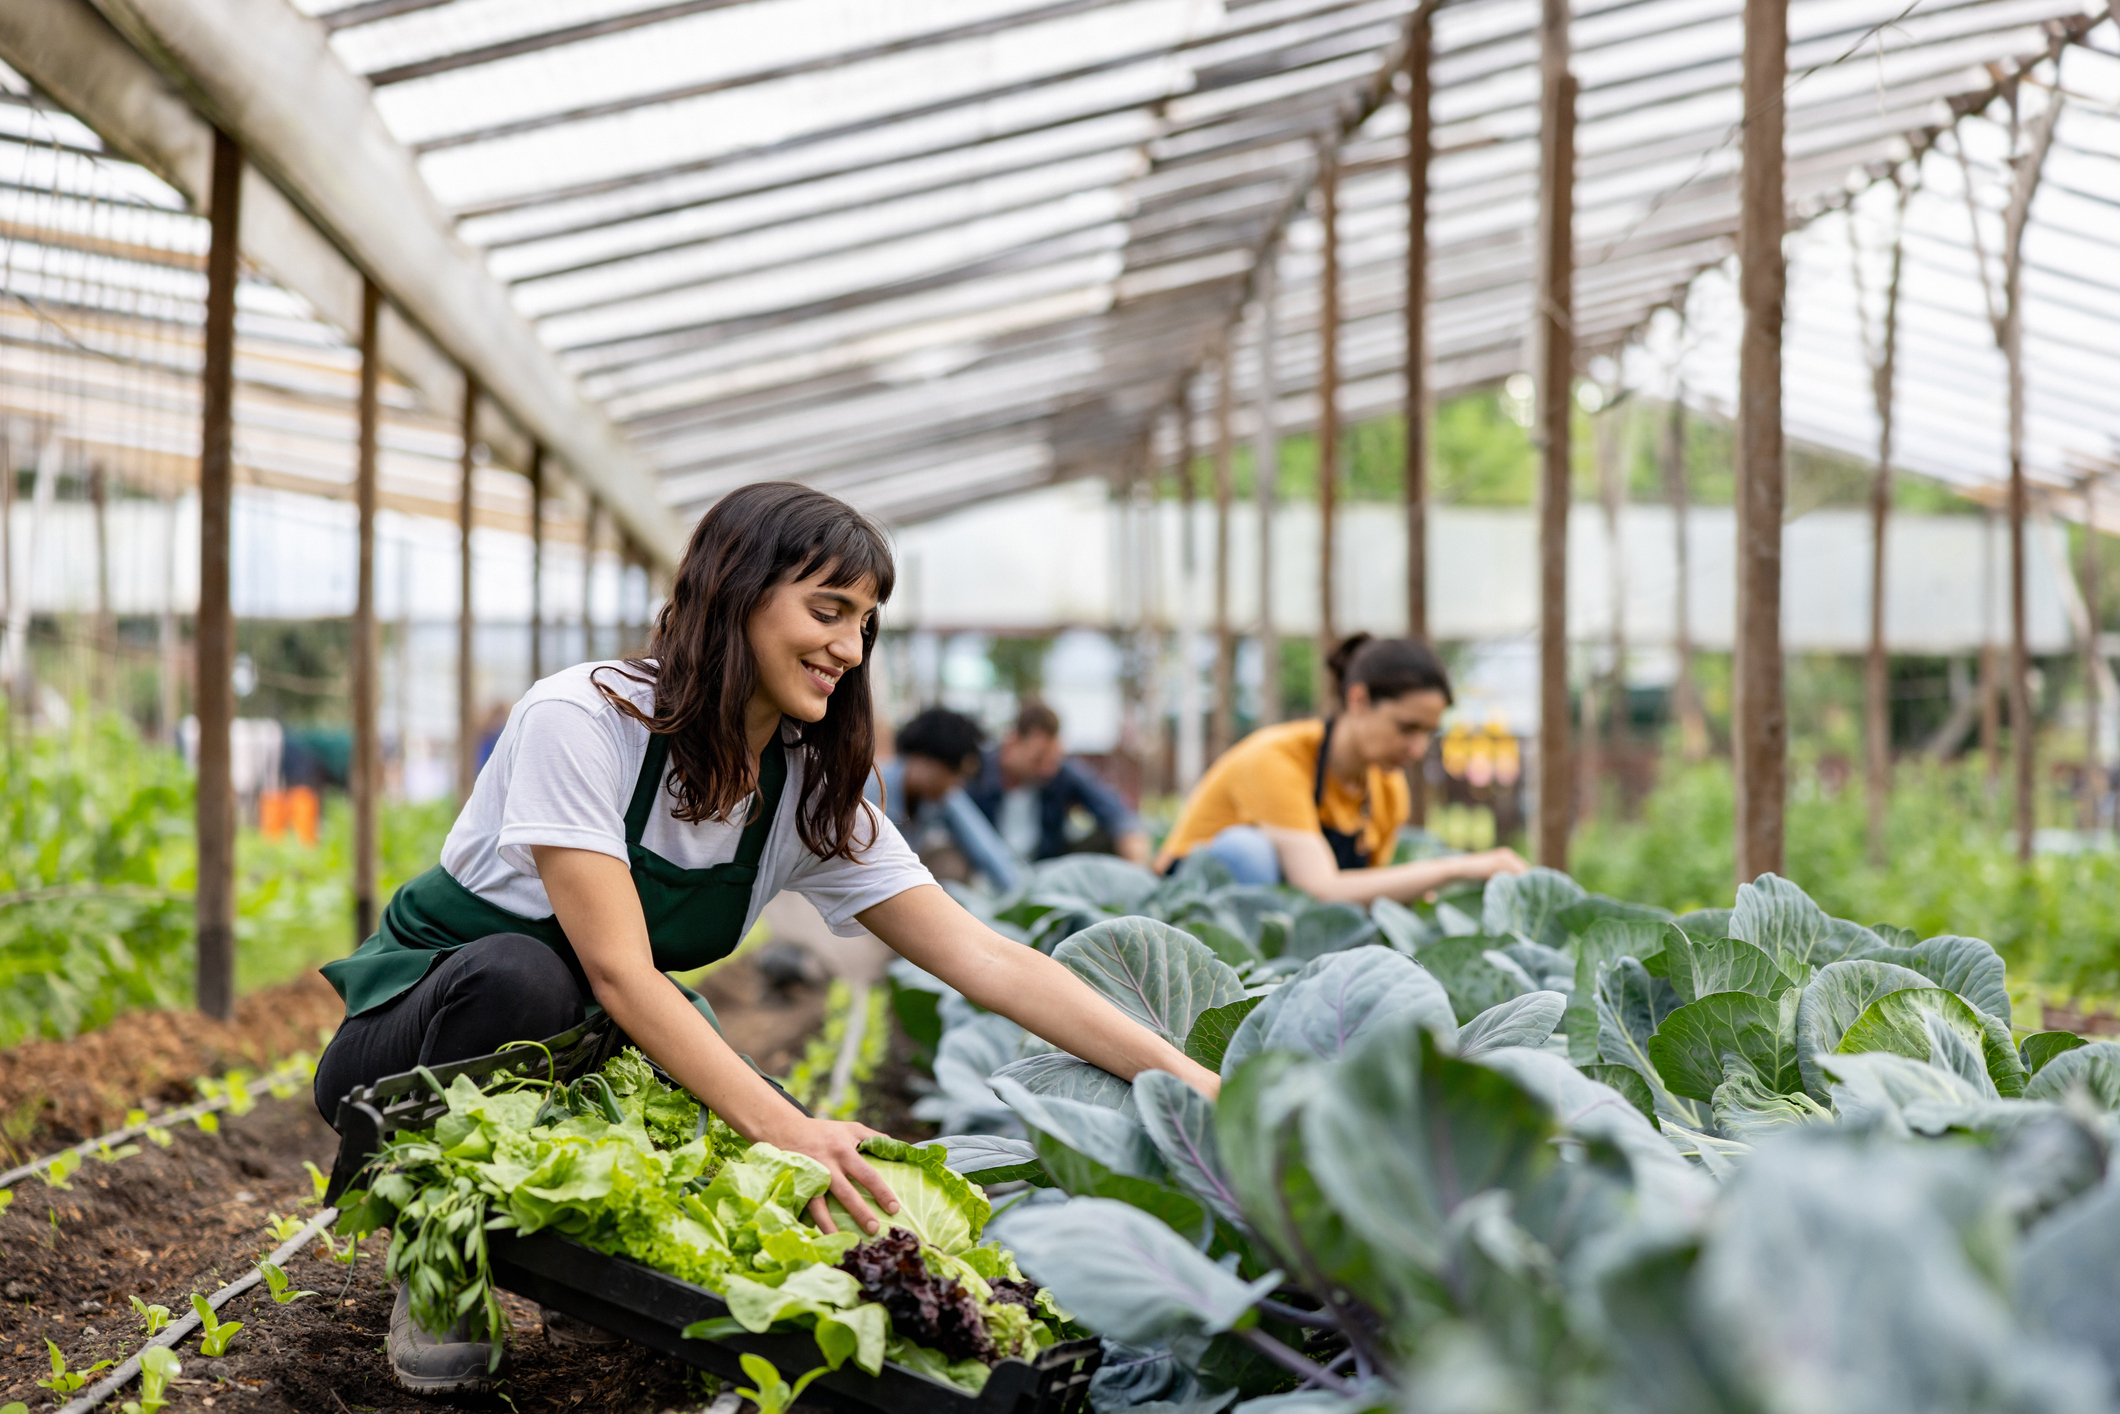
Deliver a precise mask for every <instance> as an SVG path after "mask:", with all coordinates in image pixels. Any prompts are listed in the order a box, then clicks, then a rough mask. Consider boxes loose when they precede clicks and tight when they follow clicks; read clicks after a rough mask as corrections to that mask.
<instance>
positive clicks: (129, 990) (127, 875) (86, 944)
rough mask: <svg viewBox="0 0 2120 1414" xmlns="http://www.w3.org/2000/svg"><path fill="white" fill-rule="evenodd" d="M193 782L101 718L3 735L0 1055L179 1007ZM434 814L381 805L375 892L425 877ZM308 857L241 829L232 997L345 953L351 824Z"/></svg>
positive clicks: (343, 809)
mask: <svg viewBox="0 0 2120 1414" xmlns="http://www.w3.org/2000/svg"><path fill="white" fill-rule="evenodd" d="M193 800H194V792H193V781H192V776H191V773H190V772H189V771H188V770H186V768H185V766H184V764H183V761H182V760H181V759H180V758H179V757H178V756H177V755H176V753H175V752H173V751H171V750H169V749H168V748H167V747H163V746H160V745H157V744H154V743H152V742H147V741H143V740H142V739H141V738H140V736H139V734H138V733H137V732H136V731H135V730H134V729H133V728H132V726H131V724H130V723H129V722H127V721H126V720H125V719H123V718H118V717H112V716H99V717H90V716H88V715H87V714H83V716H82V717H81V718H79V719H77V722H76V724H75V725H74V726H72V727H70V728H69V729H67V730H65V731H63V732H38V733H31V734H16V735H12V736H9V737H8V738H7V745H6V749H5V752H4V754H0V1046H6V1045H12V1044H14V1043H15V1042H17V1041H20V1040H23V1039H25V1038H27V1037H31V1036H51V1037H63V1036H70V1035H73V1034H75V1033H77V1032H80V1031H85V1030H91V1029H93V1028H95V1027H98V1026H101V1025H103V1024H104V1023H105V1022H107V1021H109V1020H110V1019H111V1018H112V1017H113V1016H116V1015H117V1014H118V1013H120V1012H124V1011H131V1010H135V1009H138V1008H142V1007H157V1006H186V1005H189V1004H190V1002H191V997H192V982H193V948H192V936H193V930H192V889H193V887H194V885H195V884H196V882H197V857H198V856H197V850H196V847H195V844H194V840H193ZM453 816H454V808H453V806H451V805H450V804H448V803H447V802H441V803H436V804H431V805H418V806H411V805H400V804H388V803H386V804H385V806H384V808H383V815H382V840H383V877H382V881H381V884H382V887H381V893H382V895H383V897H384V898H388V896H389V894H390V891H391V890H393V889H395V888H396V887H397V886H398V885H399V884H401V883H403V882H405V881H406V880H407V879H410V878H411V877H413V876H414V875H415V874H418V873H419V872H420V871H421V870H423V869H425V868H427V867H428V866H429V865H430V864H432V863H433V862H434V860H435V858H436V857H437V856H438V855H439V853H440V850H441V843H442V839H443V837H444V836H445V835H446V834H447V832H448V828H449V824H450V821H451V819H452V818H453ZM321 826H322V827H321V829H320V832H319V838H318V842H317V844H316V845H314V846H306V845H302V844H299V843H296V842H295V841H293V840H292V839H291V838H286V839H281V840H277V841H272V840H266V839H264V838H262V837H261V836H259V835H258V834H257V833H256V832H255V831H250V830H246V831H244V832H243V834H242V836H241V837H240V838H239V839H238V841H237V845H236V867H237V904H236V911H237V919H236V939H237V948H236V968H237V985H238V988H239V989H240V990H242V991H246V992H247V991H252V990H255V989H257V988H260V987H267V986H271V985H273V984H275V983H278V982H284V981H286V980H288V979H289V978H291V977H294V976H296V975H298V974H300V973H301V972H304V971H306V970H308V969H309V968H311V967H314V966H315V965H317V964H318V963H320V962H323V961H325V960H326V959H328V958H332V957H337V956H340V955H342V954H344V953H346V952H348V951H350V950H351V949H352V947H353V943H354V939H353V891H352V874H353V869H352V863H351V836H352V821H351V814H350V811H349V810H348V808H347V806H346V802H345V800H344V798H343V797H337V798H334V799H332V800H331V801H330V802H329V803H328V804H327V807H326V809H325V811H324V817H323V820H322V822H321Z"/></svg>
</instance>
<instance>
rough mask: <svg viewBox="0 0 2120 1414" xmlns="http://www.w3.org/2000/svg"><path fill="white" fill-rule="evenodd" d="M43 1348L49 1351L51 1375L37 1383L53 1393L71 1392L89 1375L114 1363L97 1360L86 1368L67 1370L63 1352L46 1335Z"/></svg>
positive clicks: (83, 1383)
mask: <svg viewBox="0 0 2120 1414" xmlns="http://www.w3.org/2000/svg"><path fill="white" fill-rule="evenodd" d="M44 1348H45V1349H46V1350H48V1351H50V1352H51V1360H52V1377H51V1378H50V1379H48V1380H39V1381H37V1383H38V1384H40V1385H42V1386H44V1388H46V1389H48V1390H50V1391H51V1392H52V1393H53V1394H72V1393H73V1392H74V1391H75V1390H77V1389H79V1388H81V1386H83V1385H85V1384H87V1383H88V1377H89V1376H90V1375H93V1374H95V1373H96V1372H97V1371H98V1370H103V1369H108V1368H109V1367H110V1365H111V1364H112V1363H114V1362H112V1361H109V1360H98V1361H97V1362H96V1363H95V1364H93V1365H90V1366H88V1367H87V1368H86V1369H82V1370H69V1369H67V1368H66V1355H65V1353H64V1352H63V1351H61V1350H60V1349H59V1347H58V1346H56V1345H54V1344H52V1342H51V1340H50V1339H49V1338H48V1337H47V1338H46V1340H45V1342H44Z"/></svg>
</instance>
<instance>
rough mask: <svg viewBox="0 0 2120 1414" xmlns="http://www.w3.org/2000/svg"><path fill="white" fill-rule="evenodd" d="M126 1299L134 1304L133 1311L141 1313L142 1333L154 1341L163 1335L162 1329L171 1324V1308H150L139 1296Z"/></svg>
mask: <svg viewBox="0 0 2120 1414" xmlns="http://www.w3.org/2000/svg"><path fill="white" fill-rule="evenodd" d="M126 1299H127V1300H128V1301H130V1302H132V1308H133V1310H135V1311H137V1312H138V1313H139V1315H140V1333H141V1334H142V1335H144V1336H146V1337H147V1338H148V1339H149V1340H153V1339H154V1338H155V1337H156V1336H157V1335H159V1334H160V1333H161V1331H162V1327H164V1326H166V1325H168V1324H169V1308H168V1307H167V1306H150V1305H149V1304H148V1303H147V1302H145V1301H142V1300H141V1299H140V1298H139V1297H137V1296H129V1297H127V1298H126Z"/></svg>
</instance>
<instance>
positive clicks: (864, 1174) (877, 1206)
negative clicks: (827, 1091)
mask: <svg viewBox="0 0 2120 1414" xmlns="http://www.w3.org/2000/svg"><path fill="white" fill-rule="evenodd" d="M767 1130H768V1132H766V1133H762V1134H754V1135H751V1136H749V1137H750V1138H751V1139H752V1140H754V1141H757V1142H763V1143H767V1144H771V1145H772V1146H773V1147H774V1148H776V1149H784V1150H786V1151H787V1152H788V1153H791V1154H802V1155H805V1156H806V1157H808V1158H812V1159H815V1160H816V1161H817V1162H818V1163H820V1164H823V1165H824V1167H825V1171H826V1172H827V1173H829V1174H831V1175H832V1186H831V1189H830V1190H829V1191H830V1193H831V1196H832V1197H834V1198H837V1199H838V1200H839V1206H840V1207H842V1208H844V1209H846V1210H847V1212H849V1213H850V1214H852V1215H853V1218H854V1221H855V1222H856V1223H858V1224H860V1225H861V1230H862V1232H863V1233H864V1234H867V1235H871V1236H873V1235H874V1234H876V1233H879V1232H881V1231H883V1228H884V1224H883V1222H882V1220H881V1218H880V1217H879V1216H878V1210H881V1213H882V1214H883V1216H889V1215H892V1214H895V1213H896V1212H897V1211H898V1195H897V1194H895V1193H893V1192H892V1191H891V1186H890V1185H889V1184H888V1183H885V1182H884V1181H883V1175H882V1174H879V1173H878V1172H876V1169H875V1166H874V1165H872V1164H871V1163H870V1162H869V1161H868V1160H867V1159H866V1158H864V1157H863V1156H862V1153H861V1141H862V1140H864V1139H881V1138H883V1137H884V1136H882V1135H881V1134H878V1133H877V1132H876V1131H875V1130H873V1129H871V1128H869V1127H868V1126H867V1125H865V1124H853V1123H850V1122H845V1121H841V1120H836V1119H813V1118H811V1117H809V1116H807V1115H803V1114H798V1113H797V1112H796V1111H795V1110H794V1109H793V1108H792V1107H791V1108H789V1110H788V1116H787V1118H786V1119H785V1120H777V1119H776V1120H775V1121H774V1122H773V1123H772V1124H771V1125H769V1126H767ZM864 1190H866V1193H867V1196H866V1197H864V1196H863V1191H864ZM810 1217H811V1218H812V1219H813V1220H814V1221H815V1222H816V1224H817V1226H818V1228H819V1229H821V1230H822V1231H824V1232H827V1233H831V1232H837V1231H839V1227H838V1225H837V1224H836V1223H834V1222H833V1221H832V1217H831V1213H830V1211H829V1210H828V1209H827V1208H826V1207H825V1201H824V1195H823V1194H819V1195H818V1196H817V1197H815V1198H812V1199H811V1200H810Z"/></svg>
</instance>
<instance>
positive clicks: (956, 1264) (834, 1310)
mask: <svg viewBox="0 0 2120 1414" xmlns="http://www.w3.org/2000/svg"><path fill="white" fill-rule="evenodd" d="M441 1094H442V1098H443V1099H444V1100H445V1101H446V1103H447V1106H448V1113H447V1114H446V1115H444V1116H443V1117H441V1118H440V1119H439V1120H438V1121H437V1122H436V1125H435V1127H434V1129H433V1130H432V1131H429V1132H416V1133H409V1134H401V1135H397V1136H394V1137H393V1139H392V1140H391V1141H390V1143H389V1144H388V1146H387V1147H386V1149H385V1151H384V1153H383V1155H382V1158H381V1163H380V1166H379V1171H377V1172H376V1175H375V1177H373V1179H372V1180H371V1185H370V1187H369V1189H368V1191H367V1192H366V1193H365V1194H362V1193H356V1194H349V1195H348V1196H347V1199H346V1207H345V1213H344V1216H343V1217H342V1218H341V1220H340V1230H341V1231H343V1232H360V1231H365V1230H370V1229H374V1228H380V1227H385V1226H387V1227H389V1228H390V1229H391V1230H392V1239H391V1247H390V1253H389V1256H388V1257H387V1258H386V1266H387V1269H388V1271H389V1273H390V1275H391V1276H393V1277H395V1278H397V1279H399V1280H401V1281H403V1282H405V1283H406V1285H407V1287H408V1288H409V1290H410V1292H411V1304H412V1312H413V1318H414V1319H415V1320H416V1321H418V1322H420V1323H421V1324H422V1325H425V1326H428V1327H430V1328H434V1327H438V1326H440V1325H442V1324H444V1323H445V1322H451V1321H455V1320H457V1319H458V1318H459V1317H463V1318H468V1320H467V1323H468V1325H469V1326H470V1328H471V1334H472V1336H473V1338H481V1337H483V1336H484V1335H485V1333H486V1332H488V1331H497V1332H504V1331H505V1330H506V1328H507V1327H506V1323H505V1321H504V1319H503V1318H502V1317H501V1315H500V1313H499V1311H498V1309H497V1307H498V1301H497V1297H496V1296H495V1294H494V1292H493V1288H492V1284H491V1273H490V1270H489V1264H488V1260H487V1253H486V1233H487V1232H488V1231H489V1230H492V1229H494V1228H513V1229H515V1230H517V1231H521V1232H535V1231H538V1230H540V1229H544V1228H552V1229H554V1230H557V1231H560V1232H563V1233H565V1234H567V1235H568V1236H569V1237H570V1238H572V1239H573V1240H575V1241H577V1242H582V1243H585V1244H587V1245H589V1246H591V1247H595V1248H597V1249H599V1250H602V1251H607V1252H614V1253H621V1254H624V1255H626V1256H628V1257H631V1258H633V1259H635V1260H637V1261H641V1262H644V1263H646V1264H648V1265H650V1266H653V1267H656V1268H659V1269H660V1270H663V1271H666V1272H669V1273H671V1274H672V1275H675V1276H678V1277H682V1278H684V1279H685V1280H687V1281H692V1282H696V1283H699V1284H700V1285H703V1286H706V1287H709V1288H710V1289H712V1290H714V1291H717V1292H719V1293H721V1295H722V1297H723V1299H724V1300H726V1301H727V1303H728V1306H729V1312H730V1315H729V1319H731V1320H733V1321H735V1322H736V1323H737V1326H738V1327H739V1328H741V1329H743V1330H747V1331H751V1332H754V1333H758V1332H764V1331H768V1330H774V1329H781V1330H793V1331H807V1332H809V1334H810V1336H811V1337H812V1338H813V1339H814V1340H815V1342H816V1344H817V1348H818V1350H819V1352H820V1353H821V1354H822V1355H823V1357H824V1362H825V1365H826V1367H827V1368H831V1369H837V1368H839V1367H840V1366H842V1365H844V1364H847V1363H849V1362H851V1363H852V1364H853V1365H854V1366H855V1367H857V1368H859V1369H862V1370H866V1371H868V1372H870V1373H874V1372H876V1371H878V1370H880V1369H881V1368H882V1366H883V1362H884V1361H885V1360H886V1359H889V1360H893V1361H896V1362H898V1363H900V1364H904V1365H908V1366H910V1367H911V1368H914V1369H917V1370H919V1371H921V1372H922V1373H924V1374H929V1375H931V1376H933V1377H934V1378H937V1379H940V1380H944V1381H946V1382H949V1383H952V1384H955V1385H957V1386H958V1387H959V1388H962V1389H965V1390H967V1391H970V1392H976V1391H977V1390H979V1389H980V1388H982V1387H983V1386H984V1384H985V1381H986V1378H987V1375H988V1373H989V1371H990V1369H991V1368H992V1366H993V1365H994V1364H995V1363H997V1362H998V1361H1001V1360H1004V1359H1008V1358H1012V1357H1016V1358H1022V1357H1028V1356H1030V1355H1032V1354H1035V1353H1036V1352H1037V1351H1038V1350H1039V1349H1041V1348H1043V1347H1044V1346H1045V1345H1047V1344H1050V1343H1051V1342H1052V1341H1053V1340H1054V1339H1056V1338H1058V1337H1059V1335H1060V1334H1061V1333H1063V1332H1064V1331H1066V1330H1067V1329H1068V1327H1067V1325H1066V1322H1065V1319H1064V1318H1063V1317H1062V1316H1060V1314H1059V1313H1058V1312H1057V1310H1055V1309H1053V1308H1051V1307H1050V1305H1049V1303H1044V1302H1043V1301H1042V1300H1041V1299H1040V1298H1039V1297H1038V1296H1037V1295H1036V1289H1035V1288H1033V1287H1030V1286H1029V1285H1028V1284H1027V1283H1024V1282H1023V1280H1022V1273H1021V1272H1020V1271H1019V1270H1018V1269H1017V1267H1016V1265H1015V1262H1014V1259H1013V1258H1012V1257H1010V1255H1009V1254H1008V1253H1007V1252H1006V1251H1005V1250H1003V1249H1001V1248H999V1247H997V1246H995V1245H994V1244H992V1243H991V1242H988V1241H985V1240H984V1239H983V1237H982V1232H983V1229H984V1226H985V1224H986V1222H987V1220H988V1218H989V1216H990V1214H991V1211H992V1210H991V1206H990V1205H989V1203H988V1201H987V1199H986V1197H985V1195H984V1194H983V1193H982V1192H981V1191H980V1189H979V1188H978V1187H977V1186H976V1185H974V1184H972V1183H970V1182H968V1181H967V1180H966V1179H965V1178H964V1177H963V1176H962V1175H960V1174H957V1173H955V1172H952V1171H951V1170H950V1168H949V1167H948V1165H947V1162H946V1158H947V1156H946V1155H945V1154H944V1153H943V1152H942V1151H941V1150H939V1149H934V1148H916V1147H914V1146H912V1145H908V1144H905V1143H902V1142H900V1141H898V1140H893V1139H871V1140H869V1141H867V1142H866V1143H865V1144H864V1145H863V1152H864V1154H865V1155H866V1156H867V1158H868V1161H869V1163H870V1164H871V1165H872V1166H873V1167H874V1168H875V1169H876V1170H877V1172H878V1173H879V1174H881V1175H882V1177H883V1178H884V1180H885V1181H886V1182H887V1183H888V1184H889V1185H890V1186H891V1189H892V1191H893V1192H894V1193H896V1194H897V1196H898V1199H899V1202H900V1208H899V1211H898V1212H897V1213H895V1214H892V1215H890V1217H889V1224H890V1228H891V1231H890V1232H888V1233H879V1234H877V1235H876V1237H875V1238H873V1239H870V1240H869V1241H867V1242H866V1243H865V1242H864V1240H863V1237H862V1235H861V1234H860V1232H859V1231H858V1230H857V1228H856V1227H855V1224H854V1222H853V1220H852V1218H851V1217H850V1216H849V1215H848V1214H847V1213H846V1212H845V1211H844V1210H843V1209H839V1208H836V1207H831V1206H830V1205H829V1204H828V1211H829V1212H830V1213H831V1216H832V1219H833V1222H834V1224H835V1226H836V1227H837V1228H838V1231H836V1232H834V1233H829V1234H828V1233H825V1232H823V1231H821V1230H820V1229H819V1228H818V1227H816V1226H813V1225H811V1224H810V1223H809V1221H808V1219H807V1216H806V1214H807V1210H808V1207H809V1204H810V1202H811V1200H813V1199H815V1198H817V1197H819V1196H823V1195H824V1194H825V1192H826V1189H827V1186H828V1176H827V1174H826V1171H825V1170H824V1168H823V1167H822V1166H821V1165H819V1164H817V1163H816V1162H815V1161H813V1160H811V1159H809V1158H807V1157H805V1156H803V1155H799V1154H791V1153H786V1152H783V1151H781V1150H779V1149H777V1148H775V1147H773V1146H772V1145H770V1144H749V1143H746V1142H745V1141H744V1140H742V1139H741V1138H740V1137H738V1136H737V1135H736V1134H735V1133H734V1132H733V1131H731V1130H730V1129H729V1127H728V1126H727V1125H726V1124H725V1123H723V1122H722V1121H721V1120H720V1119H718V1118H717V1117H715V1116H713V1115H711V1114H706V1113H704V1112H702V1110H701V1109H700V1106H699V1105H698V1103H697V1102H696V1101H694V1100H693V1099H692V1098H691V1097H690V1096H688V1095H686V1094H685V1093H684V1092H683V1091H681V1090H678V1089H675V1088H674V1087H672V1086H669V1085H667V1084H665V1083H664V1082H663V1080H662V1079H661V1078H660V1077H658V1076H657V1075H656V1074H655V1072H654V1071H653V1070H652V1068H651V1067H650V1066H649V1065H648V1064H647V1062H646V1061H645V1060H644V1059H643V1058H642V1057H641V1056H640V1054H639V1053H638V1052H636V1051H631V1050H628V1051H625V1052H622V1053H621V1054H620V1055H618V1056H617V1057H614V1058H613V1059H612V1060H611V1061H610V1062H608V1063H607V1064H606V1065H605V1066H604V1068H603V1070H602V1072H601V1074H600V1075H597V1076H591V1077H588V1080H587V1082H580V1081H578V1082H575V1083H573V1084H570V1085H560V1086H548V1085H545V1084H543V1083H542V1082H538V1083H524V1082H517V1081H507V1080H503V1081H501V1082H499V1083H497V1084H496V1085H495V1088H494V1090H492V1091H490V1092H489V1091H487V1090H482V1089H481V1088H480V1087H479V1086H478V1085H476V1084H474V1083H473V1082H472V1081H471V1080H470V1079H469V1078H468V1077H463V1076H459V1077H458V1078H457V1079H456V1080H455V1081H453V1082H452V1083H451V1084H450V1085H449V1087H448V1088H447V1089H446V1090H444V1091H442V1092H441ZM887 1242H889V1243H902V1244H905V1245H906V1248H907V1253H908V1256H907V1260H906V1262H904V1263H899V1262H895V1261H893V1262H883V1261H872V1262H868V1263H867V1264H866V1265H864V1264H863V1262H862V1261H858V1260H857V1258H858V1257H859V1256H860V1253H861V1252H867V1251H869V1250H870V1249H871V1248H873V1247H876V1246H878V1245H880V1244H883V1243H887ZM857 1249H859V1251H857ZM893 1250H894V1251H895V1250H897V1249H895V1248H894V1249H893ZM908 1278H917V1280H918V1281H920V1282H922V1283H925V1284H926V1286H924V1287H923V1291H922V1294H921V1296H920V1297H917V1298H916V1297H913V1296H911V1295H909V1294H908V1293H907V1289H906V1285H905V1282H906V1280H907V1279H908ZM901 1298H904V1299H902V1300H901ZM938 1302H939V1303H943V1304H942V1305H938V1304H937V1303H938ZM893 1303H897V1304H893ZM944 1305H946V1306H947V1309H948V1310H949V1311H950V1312H952V1313H953V1314H952V1315H951V1316H950V1317H949V1318H948V1319H947V1320H941V1321H940V1323H939V1324H938V1318H937V1317H936V1315H935V1313H936V1312H938V1311H940V1310H942V1309H943V1306H944ZM690 1333H691V1334H692V1335H693V1336H694V1337H695V1338H709V1339H711V1338H714V1337H715V1336H716V1335H717V1334H719V1333H723V1328H721V1327H718V1326H713V1325H712V1324H711V1323H709V1324H708V1325H705V1326H695V1327H694V1328H692V1330H691V1332H690ZM498 1354H499V1348H498V1344H497V1343H496V1348H495V1358H496V1359H498Z"/></svg>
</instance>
